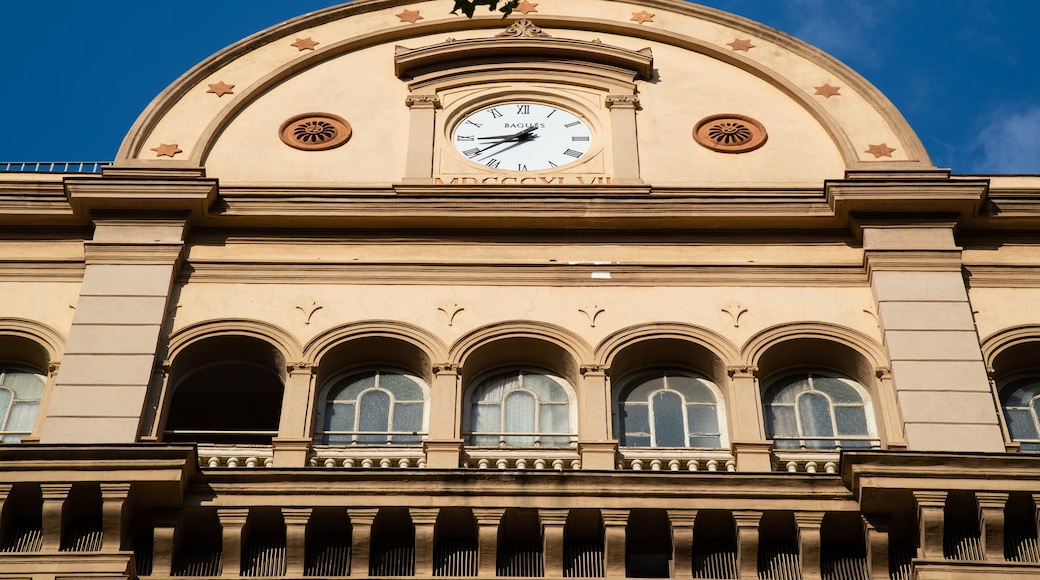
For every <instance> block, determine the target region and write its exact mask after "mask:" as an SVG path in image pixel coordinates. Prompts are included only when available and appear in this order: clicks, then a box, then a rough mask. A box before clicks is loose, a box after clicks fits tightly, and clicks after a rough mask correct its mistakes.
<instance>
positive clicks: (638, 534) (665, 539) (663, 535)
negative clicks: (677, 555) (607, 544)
mask: <svg viewBox="0 0 1040 580" xmlns="http://www.w3.org/2000/svg"><path fill="white" fill-rule="evenodd" d="M625 567H626V573H625V575H626V576H628V577H629V578H668V577H670V576H671V571H672V526H671V522H670V521H669V519H668V512H667V511H665V510H661V509H634V510H632V511H631V512H629V514H628V525H627V526H626V527H625Z"/></svg>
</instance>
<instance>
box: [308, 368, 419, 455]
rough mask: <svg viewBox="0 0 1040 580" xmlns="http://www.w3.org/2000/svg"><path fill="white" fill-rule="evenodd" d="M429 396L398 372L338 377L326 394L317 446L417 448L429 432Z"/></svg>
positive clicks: (409, 376)
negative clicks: (406, 446) (402, 446)
mask: <svg viewBox="0 0 1040 580" xmlns="http://www.w3.org/2000/svg"><path fill="white" fill-rule="evenodd" d="M428 393H429V388H428V387H427V386H426V384H425V383H424V382H423V381H422V379H420V378H419V377H417V376H415V375H412V374H405V373H402V372H397V371H394V370H371V371H362V372H356V373H351V374H347V375H346V376H341V377H335V378H333V380H332V381H330V383H329V384H328V385H327V386H326V387H325V388H324V389H322V394H321V397H320V401H321V403H320V406H319V409H318V421H317V422H318V429H317V435H316V437H315V439H316V443H318V444H321V445H418V444H419V443H420V442H421V441H422V439H423V437H424V436H425V435H426V431H427V427H426V425H427V421H428V408H427V398H428Z"/></svg>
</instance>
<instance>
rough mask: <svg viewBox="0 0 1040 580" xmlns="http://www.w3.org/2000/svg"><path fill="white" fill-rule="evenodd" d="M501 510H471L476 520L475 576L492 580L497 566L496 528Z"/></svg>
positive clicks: (504, 511)
mask: <svg viewBox="0 0 1040 580" xmlns="http://www.w3.org/2000/svg"><path fill="white" fill-rule="evenodd" d="M505 513H506V510H505V509H503V508H473V517H474V518H476V520H477V530H478V531H477V544H478V545H477V576H478V577H480V578H494V577H495V573H496V568H497V566H498V526H499V525H500V524H501V523H502V516H503V515H504V514H505Z"/></svg>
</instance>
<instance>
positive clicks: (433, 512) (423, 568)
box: [408, 508, 440, 577]
mask: <svg viewBox="0 0 1040 580" xmlns="http://www.w3.org/2000/svg"><path fill="white" fill-rule="evenodd" d="M439 512H440V510H439V509H437V508H409V510H408V513H409V515H411V517H412V525H413V526H415V575H416V576H419V577H430V576H433V547H434V546H433V543H434V529H435V528H436V526H437V514H438V513H439Z"/></svg>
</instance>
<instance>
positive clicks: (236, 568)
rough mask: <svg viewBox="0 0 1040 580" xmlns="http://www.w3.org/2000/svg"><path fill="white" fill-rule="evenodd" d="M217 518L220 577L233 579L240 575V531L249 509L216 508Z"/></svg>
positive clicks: (247, 516)
mask: <svg viewBox="0 0 1040 580" xmlns="http://www.w3.org/2000/svg"><path fill="white" fill-rule="evenodd" d="M217 517H218V518H220V528H221V531H220V539H221V558H220V575H221V576H222V577H224V578H227V577H232V578H234V577H237V576H239V575H241V573H242V549H243V548H244V546H243V537H242V530H243V529H245V527H246V520H247V519H249V508H217Z"/></svg>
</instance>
